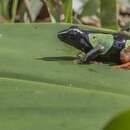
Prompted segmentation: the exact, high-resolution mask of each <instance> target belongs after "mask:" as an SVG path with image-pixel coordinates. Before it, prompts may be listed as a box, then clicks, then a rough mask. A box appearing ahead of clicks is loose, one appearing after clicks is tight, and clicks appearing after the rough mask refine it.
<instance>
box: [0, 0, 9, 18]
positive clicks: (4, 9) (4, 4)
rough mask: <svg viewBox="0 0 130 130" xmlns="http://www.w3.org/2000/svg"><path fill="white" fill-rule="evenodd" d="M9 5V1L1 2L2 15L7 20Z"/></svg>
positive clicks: (1, 0) (0, 0) (0, 10)
mask: <svg viewBox="0 0 130 130" xmlns="http://www.w3.org/2000/svg"><path fill="white" fill-rule="evenodd" d="M8 3H9V0H0V15H2V16H4V17H5V18H8V17H9V12H8Z"/></svg>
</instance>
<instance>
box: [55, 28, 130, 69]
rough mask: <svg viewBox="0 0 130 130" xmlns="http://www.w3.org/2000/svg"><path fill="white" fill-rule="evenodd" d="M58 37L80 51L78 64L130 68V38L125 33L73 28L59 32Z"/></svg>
mask: <svg viewBox="0 0 130 130" xmlns="http://www.w3.org/2000/svg"><path fill="white" fill-rule="evenodd" d="M57 37H58V38H59V39H60V40H61V41H62V42H64V43H66V44H68V45H70V46H72V47H74V48H76V49H78V50H80V52H79V53H78V54H77V56H76V61H77V63H78V64H91V63H93V62H95V61H96V63H97V62H111V63H114V66H113V67H114V68H130V37H129V36H127V35H124V33H120V32H119V33H118V32H112V33H109V32H105V31H98V30H94V29H83V28H80V27H78V26H71V27H69V28H67V29H65V30H62V31H59V32H58V34H57Z"/></svg>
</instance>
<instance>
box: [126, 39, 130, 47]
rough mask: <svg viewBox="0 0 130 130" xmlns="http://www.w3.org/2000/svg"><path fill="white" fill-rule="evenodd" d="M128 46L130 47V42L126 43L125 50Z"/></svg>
mask: <svg viewBox="0 0 130 130" xmlns="http://www.w3.org/2000/svg"><path fill="white" fill-rule="evenodd" d="M128 46H130V40H127V41H126V44H125V48H127V47H128Z"/></svg>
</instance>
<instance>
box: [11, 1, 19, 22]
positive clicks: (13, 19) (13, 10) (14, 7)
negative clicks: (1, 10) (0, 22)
mask: <svg viewBox="0 0 130 130" xmlns="http://www.w3.org/2000/svg"><path fill="white" fill-rule="evenodd" d="M17 5H18V0H13V3H12V18H11V21H12V22H15V18H16V12H17Z"/></svg>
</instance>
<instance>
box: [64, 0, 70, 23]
mask: <svg viewBox="0 0 130 130" xmlns="http://www.w3.org/2000/svg"><path fill="white" fill-rule="evenodd" d="M62 2H63V7H64V14H65V22H66V23H72V0H62Z"/></svg>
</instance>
